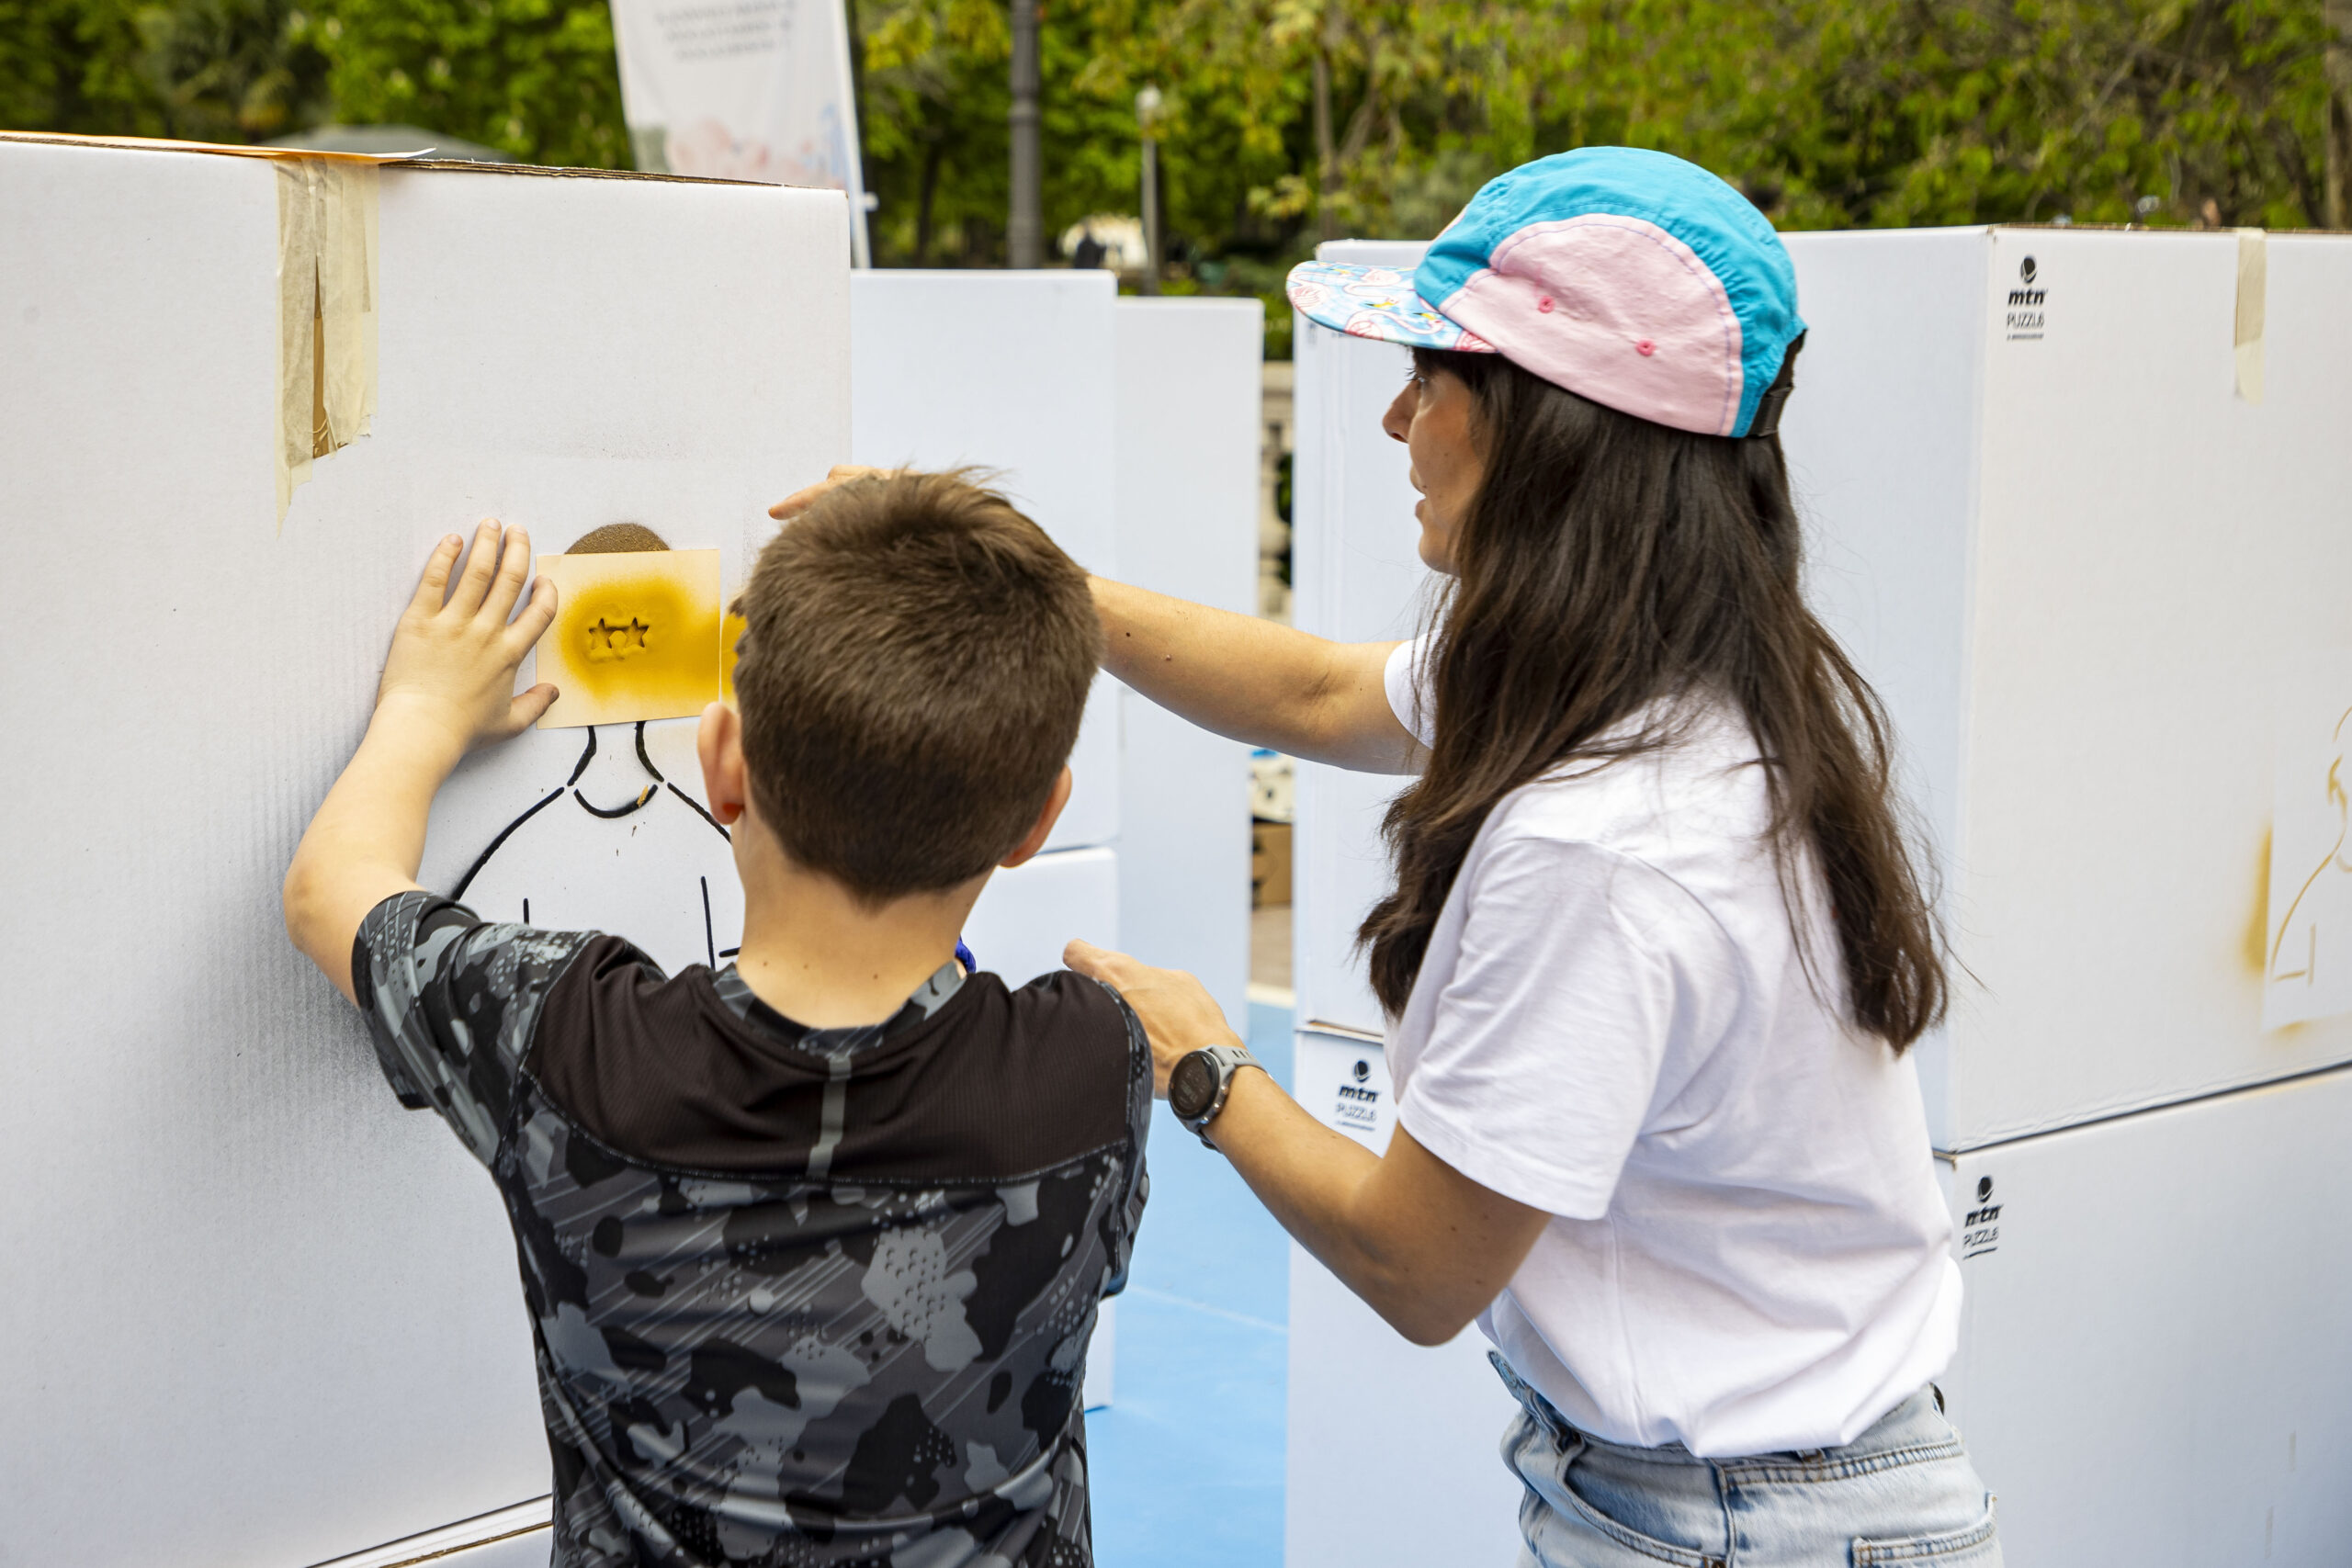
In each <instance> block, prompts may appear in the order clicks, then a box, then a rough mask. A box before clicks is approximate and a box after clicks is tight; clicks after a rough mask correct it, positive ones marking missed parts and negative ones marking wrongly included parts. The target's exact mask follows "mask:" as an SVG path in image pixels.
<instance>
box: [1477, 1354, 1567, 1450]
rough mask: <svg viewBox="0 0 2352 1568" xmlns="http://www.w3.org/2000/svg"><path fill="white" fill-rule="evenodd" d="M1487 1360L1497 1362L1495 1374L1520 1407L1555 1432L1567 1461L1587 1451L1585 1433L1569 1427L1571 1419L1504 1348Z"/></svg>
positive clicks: (1489, 1356)
mask: <svg viewBox="0 0 2352 1568" xmlns="http://www.w3.org/2000/svg"><path fill="white" fill-rule="evenodd" d="M1487 1361H1488V1362H1489V1363H1491V1364H1492V1365H1493V1367H1494V1369H1495V1375H1496V1376H1497V1377H1499V1378H1501V1379H1502V1380H1503V1386H1504V1387H1505V1388H1507V1389H1509V1390H1510V1396H1511V1397H1512V1398H1513V1399H1516V1400H1518V1401H1519V1404H1520V1408H1521V1409H1522V1410H1524V1411H1526V1412H1527V1413H1528V1414H1529V1415H1530V1416H1533V1417H1534V1418H1535V1419H1536V1421H1537V1422H1538V1423H1539V1424H1541V1425H1542V1427H1544V1430H1545V1431H1547V1432H1549V1433H1551V1434H1552V1440H1553V1442H1555V1443H1556V1444H1557V1445H1558V1446H1559V1449H1560V1454H1561V1458H1562V1459H1563V1460H1564V1461H1566V1460H1570V1459H1574V1458H1575V1457H1576V1456H1577V1454H1579V1453H1581V1452H1583V1451H1584V1446H1585V1437H1584V1434H1583V1433H1582V1432H1579V1431H1577V1429H1576V1428H1575V1427H1571V1426H1569V1425H1568V1418H1567V1417H1566V1416H1563V1415H1561V1414H1560V1412H1559V1411H1558V1409H1556V1408H1555V1406H1554V1405H1553V1404H1552V1402H1551V1401H1550V1400H1548V1399H1546V1398H1544V1395H1543V1393H1542V1392H1541V1391H1540V1390H1538V1389H1536V1388H1534V1387H1533V1386H1532V1385H1531V1384H1530V1383H1529V1382H1527V1380H1526V1379H1525V1378H1522V1377H1521V1376H1520V1375H1519V1373H1518V1372H1516V1371H1513V1370H1512V1369H1511V1364H1510V1362H1509V1361H1506V1360H1504V1359H1503V1356H1502V1352H1501V1351H1499V1350H1489V1351H1487Z"/></svg>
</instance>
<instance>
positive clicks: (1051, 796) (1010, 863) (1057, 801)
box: [997, 762, 1070, 871]
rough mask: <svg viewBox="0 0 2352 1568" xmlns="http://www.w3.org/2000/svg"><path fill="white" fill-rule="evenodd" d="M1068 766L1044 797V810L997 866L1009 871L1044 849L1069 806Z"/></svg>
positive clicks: (1067, 764) (1063, 768)
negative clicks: (1063, 811) (1055, 825)
mask: <svg viewBox="0 0 2352 1568" xmlns="http://www.w3.org/2000/svg"><path fill="white" fill-rule="evenodd" d="M1069 786H1070V776H1069V763H1067V762H1065V763H1063V764H1062V771H1061V776H1060V777H1058V778H1057V779H1056V780H1054V787H1053V789H1052V790H1051V791H1050V792H1048V793H1047V795H1046V809H1044V810H1043V811H1040V812H1039V813H1037V820H1036V821H1035V822H1034V823H1032V824H1031V825H1030V828H1029V831H1028V832H1026V833H1024V834H1023V835H1022V839H1021V841H1020V842H1019V843H1017V844H1015V845H1013V846H1012V853H1011V854H1009V855H1007V856H1005V857H1004V858H1003V859H1002V860H1001V861H999V862H997V864H998V865H999V866H1001V867H1002V868H1003V869H1005V870H1006V871H1011V870H1012V868H1013V867H1014V866H1016V865H1019V864H1020V863H1022V862H1023V861H1025V860H1028V859H1030V858H1031V857H1033V856H1034V855H1035V854H1036V852H1038V851H1039V850H1042V849H1044V848H1045V847H1046V838H1047V837H1048V836H1049V835H1050V834H1051V833H1052V832H1053V830H1054V824H1055V823H1056V822H1058V821H1059V820H1061V815H1062V807H1065V806H1068V805H1069Z"/></svg>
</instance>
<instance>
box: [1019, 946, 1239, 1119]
mask: <svg viewBox="0 0 2352 1568" xmlns="http://www.w3.org/2000/svg"><path fill="white" fill-rule="evenodd" d="M1062 962H1063V963H1064V964H1068V965H1069V967H1071V968H1072V969H1075V970H1077V971H1078V972H1079V973H1080V974H1081V975H1084V976H1088V977H1089V978H1090V979H1095V980H1100V981H1102V982H1103V984H1104V985H1106V986H1110V987H1114V989H1116V990H1117V991H1118V993H1119V995H1120V996H1122V997H1124V998H1126V1003H1127V1006H1129V1007H1131V1008H1133V1009H1134V1010H1135V1014H1136V1020H1137V1021H1139V1022H1141V1023H1142V1025H1143V1032H1144V1034H1145V1036H1146V1037H1147V1038H1148V1040H1149V1041H1150V1042H1151V1058H1152V1069H1153V1071H1152V1086H1153V1092H1154V1093H1156V1094H1159V1095H1161V1096H1165V1095H1166V1094H1167V1092H1168V1075H1169V1073H1170V1070H1171V1069H1173V1068H1174V1066H1176V1064H1177V1063H1178V1062H1179V1061H1181V1060H1182V1059H1183V1058H1184V1057H1185V1056H1187V1055H1191V1054H1192V1053H1193V1052H1194V1051H1199V1050H1204V1049H1205V1048H1207V1047H1208V1046H1211V1045H1227V1044H1235V1043H1238V1042H1239V1040H1240V1036H1238V1035H1237V1034H1236V1033H1234V1032H1233V1027H1232V1025H1230V1024H1228V1023H1227V1021H1226V1019H1225V1011H1224V1010H1223V1009H1221V1008H1219V1007H1218V1006H1217V1005H1216V998H1214V997H1212V996H1210V995H1209V993H1208V987H1205V986H1204V985H1202V984H1201V982H1200V981H1199V979H1197V978H1196V977H1195V976H1191V975H1187V974H1185V973H1184V972H1183V971H1182V970H1181V969H1155V968H1153V967H1152V966H1151V965H1150V964H1139V963H1137V962H1136V960H1135V959H1133V958H1131V957H1129V956H1128V955H1127V954H1125V953H1113V952H1112V951H1110V950H1109V949H1108V948H1102V947H1097V946H1095V945H1094V944H1093V943H1092V942H1084V941H1079V942H1071V943H1070V944H1069V946H1068V947H1066V948H1064V949H1063V950H1062Z"/></svg>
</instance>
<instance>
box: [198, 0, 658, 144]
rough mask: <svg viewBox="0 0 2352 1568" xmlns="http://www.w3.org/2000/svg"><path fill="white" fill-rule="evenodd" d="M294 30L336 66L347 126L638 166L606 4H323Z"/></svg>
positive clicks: (332, 92)
mask: <svg viewBox="0 0 2352 1568" xmlns="http://www.w3.org/2000/svg"><path fill="white" fill-rule="evenodd" d="M182 3H186V0H182ZM290 20H291V30H292V35H293V36H294V37H295V38H296V39H300V40H301V41H302V42H304V43H306V44H309V45H310V46H311V47H313V48H315V49H316V50H318V51H319V52H320V53H321V54H322V55H323V56H324V57H325V58H326V60H327V61H328V62H329V69H328V73H327V88H328V93H329V96H331V97H332V99H333V100H334V107H335V118H336V119H338V120H340V121H342V122H344V123H345V124H354V125H359V124H386V123H403V124H410V125H422V126H424V127H426V128H428V129H430V130H439V131H446V132H447V133H448V134H450V135H452V136H461V137H464V138H466V139H467V140H468V141H480V142H483V143H486V144H488V145H490V146H492V147H496V148H498V149H499V150H500V151H502V152H507V153H510V154H512V155H513V156H515V157H516V158H520V159H522V160H524V161H526V162H527V163H534V164H573V165H577V166H581V167H586V168H626V167H627V166H628V131H627V130H626V129H625V128H624V127H623V125H622V122H621V99H620V75H619V72H618V68H617V66H616V63H615V62H614V56H613V21H612V13H611V12H610V11H609V10H608V9H606V7H605V5H604V4H603V0H593V3H580V0H316V8H315V9H314V10H311V11H308V12H302V11H297V12H295V13H293V14H292V16H291V18H290Z"/></svg>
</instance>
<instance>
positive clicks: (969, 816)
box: [735, 472, 1103, 903]
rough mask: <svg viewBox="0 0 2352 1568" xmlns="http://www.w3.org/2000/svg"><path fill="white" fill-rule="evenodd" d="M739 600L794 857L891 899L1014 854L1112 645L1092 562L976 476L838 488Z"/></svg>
mask: <svg viewBox="0 0 2352 1568" xmlns="http://www.w3.org/2000/svg"><path fill="white" fill-rule="evenodd" d="M735 607H736V610H737V612H738V613H739V614H740V615H742V616H743V618H744V622H745V630H744V633H743V637H742V641H741V644H740V648H741V658H740V661H739V662H738V663H737V665H736V667H735V694H736V704H737V706H738V708H739V710H740V711H741V714H742V718H743V757H744V761H745V763H746V764H747V766H748V769H749V771H750V773H751V791H752V801H753V804H754V805H755V806H756V807H757V809H758V811H759V814H760V818H761V819H762V820H763V821H764V822H765V823H767V825H768V826H769V828H770V829H772V830H773V831H774V832H775V835H776V837H777V838H778V840H781V841H782V843H783V846H784V850H785V852H786V853H787V854H789V855H790V856H791V857H792V858H793V859H794V860H796V861H797V862H799V863H801V864H803V865H805V866H808V867H809V868H810V869H812V870H816V871H820V872H823V873H825V874H827V875H829V876H832V877H834V878H836V879H838V880H839V881H841V882H842V884H843V885H844V886H847V887H849V888H850V890H851V891H853V892H854V893H856V894H858V895H860V896H861V897H865V898H867V899H870V900H873V901H875V902H877V903H879V902H881V901H884V900H886V899H890V898H897V897H903V896H905V895H907V894H910V893H918V892H925V891H931V890H935V889H939V888H944V887H952V886H955V885H956V884H957V883H959V882H967V881H969V880H970V879H971V878H973V877H975V876H978V875H979V874H981V873H982V872H985V871H987V870H988V869H989V867H990V866H993V865H995V864H996V863H998V862H999V861H1001V860H1002V859H1003V858H1004V857H1005V856H1006V855H1007V854H1009V853H1011V852H1012V850H1013V848H1014V847H1015V846H1016V845H1018V844H1019V843H1020V841H1021V840H1022V837H1023V834H1025V833H1026V832H1027V831H1028V830H1029V829H1030V827H1031V826H1032V824H1034V823H1035V821H1036V818H1037V813H1038V812H1039V811H1041V810H1043V809H1044V808H1045V805H1046V797H1047V796H1048V795H1050V794H1051V793H1052V791H1053V787H1054V781H1055V780H1056V778H1057V777H1058V776H1059V774H1060V773H1061V769H1062V765H1063V763H1064V762H1066V761H1068V760H1069V751H1070V747H1071V746H1072V744H1074V743H1075V742H1076V740H1077V739H1078V727H1079V722H1080V719H1081V718H1082V717H1083V716H1085V710H1086V693H1087V688H1088V687H1089V686H1090V685H1091V683H1092V682H1093V679H1094V669H1095V666H1096V664H1097V663H1099V662H1100V660H1101V658H1102V652H1103V632H1102V626H1101V623H1100V622H1099V621H1098V620H1097V619H1096V618H1095V614H1094V601H1093V595H1092V594H1091V592H1089V590H1088V588H1087V585H1086V574H1085V572H1083V571H1082V570H1080V569H1079V566H1078V564H1077V563H1076V562H1075V561H1073V560H1071V559H1070V558H1069V557H1068V556H1067V555H1064V554H1063V553H1062V551H1061V549H1060V547H1058V546H1057V545H1056V544H1055V543H1054V542H1053V541H1052V540H1051V539H1049V538H1047V537H1046V532H1045V530H1044V529H1042V528H1040V527H1038V526H1037V525H1036V524H1035V523H1033V522H1031V521H1030V520H1029V519H1028V518H1026V517H1024V516H1023V515H1022V514H1021V513H1019V512H1017V511H1015V510H1014V509H1013V508H1012V504H1011V503H1010V502H1007V501H1006V500H1005V499H1004V497H1002V496H1001V495H999V494H997V493H996V492H995V491H989V490H986V489H983V488H982V487H981V486H979V485H978V484H975V483H973V482H972V481H971V479H969V478H967V476H965V475H964V474H961V473H944V474H926V473H911V472H906V473H894V474H887V475H881V476H876V477H871V478H866V479H853V480H851V481H850V482H849V483H847V484H844V485H842V486H841V487H839V488H838V489H835V490H832V491H827V492H826V493H825V494H824V495H823V496H821V497H820V498H819V499H818V501H817V502H815V504H813V505H812V506H810V507H809V510H808V511H806V512H804V513H801V514H800V515H799V516H798V517H797V518H795V519H794V520H793V521H792V522H791V523H789V524H787V525H786V526H785V528H784V530H783V531H782V532H781V533H779V534H778V535H777V536H775V538H774V539H773V540H771V541H770V542H769V544H768V547H767V548H765V549H764V550H763V551H761V552H760V558H759V564H758V565H757V566H756V567H755V568H753V570H752V581H751V585H750V586H749V587H747V588H746V589H745V590H744V591H743V594H742V597H741V599H740V600H738V601H737V603H736V606H735Z"/></svg>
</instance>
